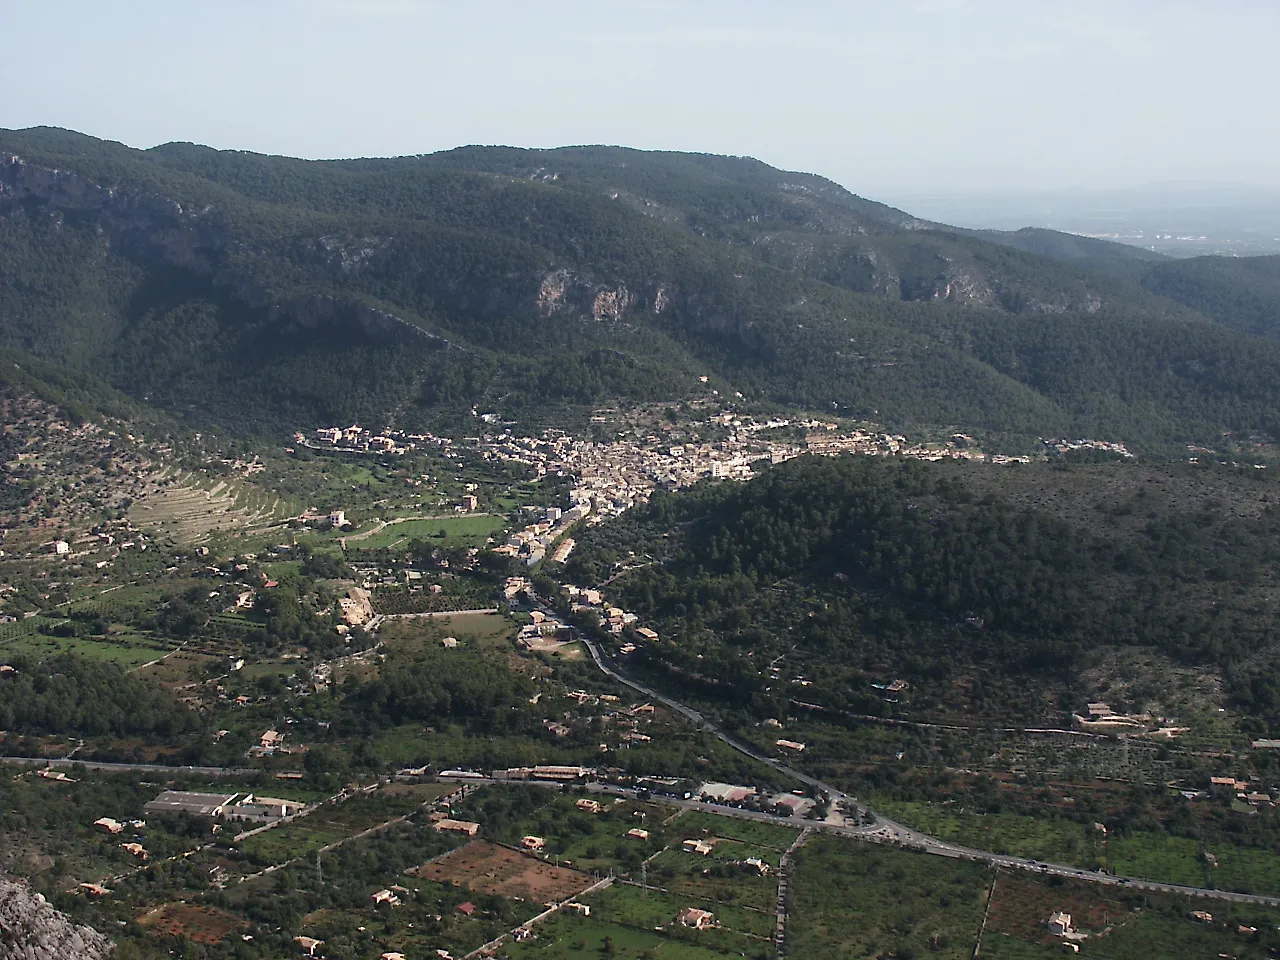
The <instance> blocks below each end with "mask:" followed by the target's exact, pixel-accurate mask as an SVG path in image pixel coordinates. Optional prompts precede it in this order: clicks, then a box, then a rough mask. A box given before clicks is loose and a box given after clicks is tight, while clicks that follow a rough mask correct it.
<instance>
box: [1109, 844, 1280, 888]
mask: <svg viewBox="0 0 1280 960" xmlns="http://www.w3.org/2000/svg"><path fill="white" fill-rule="evenodd" d="M1107 863H1108V866H1109V867H1110V868H1111V870H1112V872H1114V873H1116V874H1119V875H1121V876H1128V877H1141V878H1143V879H1146V880H1164V881H1166V882H1168V883H1182V884H1187V885H1189V886H1197V887H1214V888H1216V889H1219V890H1234V891H1236V892H1239V893H1258V894H1267V895H1271V896H1276V895H1280V855H1277V854H1276V853H1274V852H1273V851H1270V850H1258V849H1254V848H1251V847H1233V846H1228V845H1226V844H1222V843H1212V842H1200V841H1196V840H1190V839H1187V838H1185V837H1170V836H1167V835H1165V834H1158V833H1143V832H1135V833H1132V834H1129V835H1127V836H1123V837H1116V838H1114V839H1112V840H1109V841H1108V842H1107Z"/></svg>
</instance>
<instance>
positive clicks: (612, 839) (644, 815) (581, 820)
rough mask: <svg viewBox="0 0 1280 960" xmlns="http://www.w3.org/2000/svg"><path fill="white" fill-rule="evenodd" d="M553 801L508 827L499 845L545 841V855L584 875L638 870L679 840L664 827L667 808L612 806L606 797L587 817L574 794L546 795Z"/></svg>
mask: <svg viewBox="0 0 1280 960" xmlns="http://www.w3.org/2000/svg"><path fill="white" fill-rule="evenodd" d="M547 799H548V800H550V802H549V803H547V804H546V805H545V806H542V807H540V808H539V809H538V810H537V811H536V812H535V813H534V814H533V815H531V816H528V817H526V818H524V819H522V820H520V821H518V822H514V823H509V824H506V825H504V826H503V827H502V828H501V830H500V832H499V833H498V839H500V840H502V841H503V842H505V843H510V844H512V845H517V844H519V843H520V840H521V838H522V837H524V836H535V837H541V838H542V839H544V840H545V841H546V844H547V845H546V852H547V854H548V855H550V856H552V857H553V858H555V859H556V860H559V861H562V862H571V863H572V864H573V865H574V866H576V867H579V868H581V869H583V870H597V871H604V870H608V869H611V868H616V869H622V870H634V869H636V868H637V867H638V866H639V865H640V861H641V860H643V859H644V858H646V857H649V856H652V855H653V854H654V853H655V852H657V851H658V850H661V849H662V847H663V846H664V845H665V844H666V843H667V842H669V841H671V840H674V839H675V838H676V834H675V833H673V832H672V831H671V829H669V828H668V827H666V826H664V825H663V821H664V819H665V818H666V817H667V816H669V815H670V810H669V808H664V807H661V806H659V805H657V804H643V803H636V802H633V801H625V802H614V801H613V800H611V799H610V798H608V797H600V798H595V799H598V800H599V802H600V806H601V810H600V812H599V813H588V812H587V811H584V810H579V809H578V808H577V807H576V806H575V802H576V800H577V799H579V798H577V797H574V796H573V795H572V794H555V793H550V792H547ZM632 829H644V830H647V831H649V839H648V840H641V839H637V838H635V837H628V836H627V831H628V830H632Z"/></svg>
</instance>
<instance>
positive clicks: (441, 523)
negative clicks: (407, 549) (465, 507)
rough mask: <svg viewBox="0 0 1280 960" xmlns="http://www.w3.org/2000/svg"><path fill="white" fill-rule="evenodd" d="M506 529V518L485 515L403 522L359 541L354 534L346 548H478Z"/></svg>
mask: <svg viewBox="0 0 1280 960" xmlns="http://www.w3.org/2000/svg"><path fill="white" fill-rule="evenodd" d="M506 525H507V521H506V518H504V517H494V516H488V515H485V516H457V517H441V518H439V519H435V520H419V519H413V520H405V521H403V522H401V523H393V524H390V525H389V526H386V527H384V528H382V529H381V530H379V531H378V532H377V533H375V534H373V535H372V536H369V537H359V535H358V534H357V535H356V537H353V538H348V540H347V545H348V547H350V548H352V549H360V550H381V549H384V548H386V547H392V546H399V545H404V544H407V543H409V541H411V540H426V541H435V542H438V543H445V542H452V543H464V544H466V545H467V546H472V547H478V546H482V545H483V544H484V542H485V540H487V539H488V538H489V537H490V536H492V535H493V534H495V533H497V532H498V531H500V530H502V529H503V528H504V527H505V526H506ZM441 531H444V534H445V535H444V537H443V538H442V537H441V536H440V532H441Z"/></svg>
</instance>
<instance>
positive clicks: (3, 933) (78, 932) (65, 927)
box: [0, 880, 115, 960]
mask: <svg viewBox="0 0 1280 960" xmlns="http://www.w3.org/2000/svg"><path fill="white" fill-rule="evenodd" d="M114 950H115V945H114V944H113V943H112V942H111V941H110V940H108V939H107V938H106V937H105V936H103V935H102V934H100V933H99V932H98V931H97V930H94V929H93V928H91V927H85V926H78V925H76V924H75V923H72V922H71V920H70V918H69V917H67V915H66V914H64V913H61V912H59V911H57V910H55V909H54V908H53V907H51V906H50V905H49V902H48V901H47V900H45V898H44V897H42V896H41V895H40V894H38V893H35V892H33V891H32V890H31V888H30V887H28V886H27V885H26V884H25V883H17V882H14V881H11V880H0V960H73V958H74V960H99V958H105V957H109V956H111V954H112V953H113V952H114Z"/></svg>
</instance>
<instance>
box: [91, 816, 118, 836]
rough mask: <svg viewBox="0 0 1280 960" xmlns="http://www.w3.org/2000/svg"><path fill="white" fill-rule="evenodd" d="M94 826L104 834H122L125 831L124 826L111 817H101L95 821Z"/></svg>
mask: <svg viewBox="0 0 1280 960" xmlns="http://www.w3.org/2000/svg"><path fill="white" fill-rule="evenodd" d="M93 825H94V826H95V827H97V828H98V829H99V830H102V831H103V832H104V833H120V832H122V831H123V830H124V824H123V823H120V822H119V821H117V820H112V819H111V818H110V817H99V818H98V819H97V820H95V821H93Z"/></svg>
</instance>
